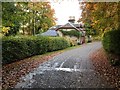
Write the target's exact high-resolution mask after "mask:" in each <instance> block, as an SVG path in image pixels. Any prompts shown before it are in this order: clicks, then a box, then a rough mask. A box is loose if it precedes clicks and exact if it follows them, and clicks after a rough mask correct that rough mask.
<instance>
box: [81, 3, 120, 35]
mask: <svg viewBox="0 0 120 90" xmlns="http://www.w3.org/2000/svg"><path fill="white" fill-rule="evenodd" d="M81 4H82V6H81V9H82V10H83V11H82V18H80V20H81V21H83V23H84V24H89V25H90V26H91V28H92V29H94V30H96V32H98V33H99V35H100V34H102V33H104V32H106V31H109V30H113V29H117V28H118V26H119V23H118V5H119V3H118V2H84V3H81Z"/></svg>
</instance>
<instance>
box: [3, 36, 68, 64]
mask: <svg viewBox="0 0 120 90" xmlns="http://www.w3.org/2000/svg"><path fill="white" fill-rule="evenodd" d="M2 46H3V47H2V57H3V59H2V62H3V64H7V63H12V62H14V61H19V60H21V59H24V58H26V57H29V56H33V55H38V54H43V53H46V52H49V51H55V50H60V49H64V48H67V47H69V46H70V44H69V42H68V41H67V40H65V39H64V38H60V37H36V36H31V37H3V40H2Z"/></svg>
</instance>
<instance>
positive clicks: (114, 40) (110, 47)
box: [102, 30, 120, 55]
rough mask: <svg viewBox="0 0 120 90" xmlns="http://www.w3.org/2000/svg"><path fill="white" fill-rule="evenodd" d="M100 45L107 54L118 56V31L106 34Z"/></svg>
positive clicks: (119, 42) (119, 51) (119, 45)
mask: <svg viewBox="0 0 120 90" xmlns="http://www.w3.org/2000/svg"><path fill="white" fill-rule="evenodd" d="M102 43H103V47H104V49H105V50H106V51H107V52H109V53H113V54H118V55H120V30H114V31H109V32H106V33H105V34H104V36H103V40H102Z"/></svg>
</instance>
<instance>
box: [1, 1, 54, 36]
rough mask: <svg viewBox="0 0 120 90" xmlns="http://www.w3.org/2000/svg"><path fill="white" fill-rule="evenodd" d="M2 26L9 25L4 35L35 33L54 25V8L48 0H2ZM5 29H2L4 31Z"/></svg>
mask: <svg viewBox="0 0 120 90" xmlns="http://www.w3.org/2000/svg"><path fill="white" fill-rule="evenodd" d="M2 5H3V9H2V12H3V13H2V15H3V18H2V21H3V26H4V27H10V30H9V31H8V32H7V33H6V34H5V35H16V34H17V32H18V31H19V30H21V31H22V33H23V34H28V35H35V34H37V33H40V32H44V31H46V30H48V28H50V27H51V26H53V25H55V17H54V10H53V9H51V6H50V3H49V2H4V3H2ZM5 30H7V29H4V31H5Z"/></svg>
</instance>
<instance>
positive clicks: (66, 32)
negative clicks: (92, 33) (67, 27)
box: [61, 30, 81, 38]
mask: <svg viewBox="0 0 120 90" xmlns="http://www.w3.org/2000/svg"><path fill="white" fill-rule="evenodd" d="M61 32H62V33H63V35H69V36H75V37H77V38H79V37H80V36H81V34H80V32H79V31H76V30H71V31H63V30H61Z"/></svg>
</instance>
